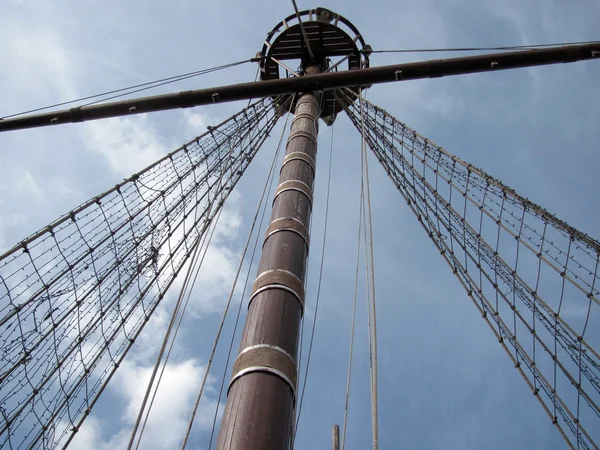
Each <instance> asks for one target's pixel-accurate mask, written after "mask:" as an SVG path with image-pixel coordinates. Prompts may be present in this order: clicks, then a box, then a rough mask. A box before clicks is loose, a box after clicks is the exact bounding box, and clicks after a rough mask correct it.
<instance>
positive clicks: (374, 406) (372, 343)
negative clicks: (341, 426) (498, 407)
mask: <svg viewBox="0 0 600 450" xmlns="http://www.w3.org/2000/svg"><path fill="white" fill-rule="evenodd" d="M361 94H362V89H361V91H360V92H359V100H360V114H361V153H362V158H361V160H362V161H363V163H364V176H365V185H366V195H365V196H364V197H363V199H364V200H366V206H365V233H366V232H367V228H368V236H369V242H368V246H367V249H366V250H367V254H368V256H369V263H368V264H367V272H368V271H369V266H370V269H371V270H370V274H369V275H368V278H367V286H369V284H370V288H371V289H370V299H369V304H370V307H371V309H370V310H369V352H370V353H372V357H371V420H372V427H373V450H377V449H378V448H379V405H378V394H377V314H376V302H375V265H374V258H373V218H372V210H371V187H370V180H369V163H368V160H367V148H366V140H365V128H364V108H363V97H362V95H361ZM365 244H366V243H365ZM367 298H369V296H367Z"/></svg>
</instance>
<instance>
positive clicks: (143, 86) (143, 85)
mask: <svg viewBox="0 0 600 450" xmlns="http://www.w3.org/2000/svg"><path fill="white" fill-rule="evenodd" d="M247 62H252V59H246V60H243V61H238V62H234V63H229V64H224V65H222V66H217V67H212V68H210V69H202V70H196V71H194V72H188V73H184V74H181V75H175V76H172V77H167V78H161V79H159V80H154V81H148V82H146V83H141V84H136V85H133V86H128V87H125V88H121V89H114V90H112V91H107V92H103V93H102V94H94V95H88V96H87V97H81V98H78V99H75V100H69V101H66V102H61V103H55V104H53V105H48V106H43V107H41V108H35V109H30V110H28V111H23V112H20V113H15V114H10V115H8V116H4V117H0V120H2V119H8V118H9V117H16V116H22V115H24V114H29V113H33V112H37V111H43V110H46V109H51V108H56V107H58V106H64V105H70V104H72V103H78V102H82V101H85V100H91V99H93V98H98V97H104V96H105V95H110V94H116V93H118V92H124V91H130V92H124V93H122V94H119V95H116V96H113V97H109V98H104V99H101V100H97V101H94V102H92V103H87V104H85V105H82V106H89V105H92V104H95V103H100V102H103V101H106V100H111V99H114V98H118V97H123V96H125V95H129V94H134V93H136V92H140V91H145V90H148V89H153V88H155V87H158V86H163V85H165V84H170V83H175V82H177V81H182V80H186V79H188V78H192V77H197V76H199V75H204V74H207V73H211V72H216V71H218V70H222V69H228V68H230V67H235V66H239V65H241V64H245V63H247ZM137 88H141V89H137ZM132 89H137V90H135V91H132Z"/></svg>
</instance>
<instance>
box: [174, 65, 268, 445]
mask: <svg viewBox="0 0 600 450" xmlns="http://www.w3.org/2000/svg"><path fill="white" fill-rule="evenodd" d="M258 73H259V72H258V69H257V71H256V75H255V77H254V81H256V79H257V78H258ZM248 103H250V101H248ZM261 202H262V197H261ZM255 222H256V218H255V220H254V221H253V223H252V227H251V229H250V234H249V236H248V239H250V236H251V234H252V230H253V229H254V224H255ZM214 230H215V229H214V228H213V232H214ZM211 237H212V234H211ZM247 249H248V242H246V246H245V247H244V251H243V253H242V256H241V260H240V268H241V265H242V263H243V261H244V257H245V255H246V251H247ZM207 250H208V247H207ZM197 276H198V272H197V273H196V277H197ZM238 276H239V269H238V272H237V273H236V277H235V280H234V282H233V288H232V292H233V289H234V288H235V286H236V284H237V279H238ZM195 281H196V279H195V278H194V283H195ZM190 293H191V292H190ZM188 300H189V296H188ZM230 303H231V295H230V296H229V298H228V300H227V303H226V306H225V310H224V312H223V318H222V320H221V324H220V325H219V328H218V331H217V335H216V338H215V342H214V344H213V348H212V351H211V355H210V358H209V360H208V363H207V365H206V367H205V369H204V374H203V376H202V381H201V383H200V390H199V392H198V395H197V397H196V401H195V402H194V406H193V408H192V412H191V415H190V419H189V421H188V428H187V430H186V433H185V436H184V439H183V442H182V444H181V449H182V450H183V449H185V446H186V445H187V441H188V439H189V436H190V433H191V431H192V426H193V423H194V418H195V417H196V411H197V410H198V405H199V404H200V399H201V398H202V393H203V392H204V386H205V384H206V380H207V378H208V374H209V372H210V367H211V365H212V360H213V358H214V354H215V352H216V347H217V345H218V341H219V336H220V334H221V331H222V329H223V325H224V322H225V317H226V316H227V312H228V310H229V305H230ZM182 319H183V316H182ZM180 324H181V320H180Z"/></svg>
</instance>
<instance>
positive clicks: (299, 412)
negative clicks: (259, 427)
mask: <svg viewBox="0 0 600 450" xmlns="http://www.w3.org/2000/svg"><path fill="white" fill-rule="evenodd" d="M332 160H333V127H332V128H331V145H330V149H329V171H328V174H327V197H326V200H325V224H324V228H325V229H324V231H323V246H322V247H321V262H320V267H319V281H318V283H317V298H316V300H315V312H314V314H313V323H312V330H311V333H310V341H309V344H308V356H307V358H306V369H305V370H304V381H303V383H302V393H301V394H300V403H299V406H298V417H297V418H296V430H297V429H298V424H299V423H300V416H301V414H302V403H303V401H304V393H305V392H306V381H307V379H308V370H309V368H310V357H311V355H312V348H313V341H314V338H315V329H316V325H317V312H318V311H319V299H320V297H321V284H322V281H323V261H324V260H325V246H326V245H325V244H326V242H327V228H328V227H327V224H328V221H329V194H330V191H331V166H332V164H331V163H332ZM295 439H296V433H294V440H295Z"/></svg>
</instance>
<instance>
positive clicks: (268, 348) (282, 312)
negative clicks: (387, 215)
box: [217, 68, 321, 450]
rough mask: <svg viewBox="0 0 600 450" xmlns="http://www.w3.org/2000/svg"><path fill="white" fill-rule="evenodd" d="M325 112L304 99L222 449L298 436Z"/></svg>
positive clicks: (257, 449)
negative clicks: (302, 339)
mask: <svg viewBox="0 0 600 450" xmlns="http://www.w3.org/2000/svg"><path fill="white" fill-rule="evenodd" d="M309 69H312V70H311V71H314V68H309ZM307 72H309V70H307ZM320 114H321V105H320V94H319V93H304V94H301V95H299V98H298V101H297V104H296V109H295V114H294V119H293V120H292V126H291V131H290V135H289V138H288V141H287V147H286V155H285V158H284V160H283V163H282V167H281V172H280V178H279V185H278V187H277V190H276V192H275V198H274V200H273V211H272V214H271V222H270V225H269V227H268V228H267V232H266V235H265V240H264V246H263V252H262V257H261V261H260V265H259V269H258V275H257V277H256V281H255V282H254V285H253V288H252V294H251V296H250V304H249V308H248V316H247V318H246V325H245V327H244V332H243V335H242V342H241V346H240V352H239V355H238V357H237V359H236V361H235V364H234V366H233V373H232V379H231V383H230V387H229V393H228V398H227V406H226V408H225V413H224V416H223V421H222V423H221V429H220V432H219V439H218V443H217V449H219V450H226V449H227V450H229V449H231V450H242V449H244V450H281V449H287V448H289V445H290V442H291V439H292V436H293V430H294V420H295V414H294V412H295V407H296V401H297V398H298V392H297V385H298V383H297V380H298V373H297V367H298V364H297V360H296V358H297V350H298V338H299V332H300V324H301V321H302V315H303V309H304V296H305V295H304V280H305V277H306V265H307V264H306V262H307V257H308V248H309V224H310V216H311V209H312V199H313V193H312V188H313V181H314V177H315V167H316V166H315V161H316V153H317V133H318V119H319V116H320Z"/></svg>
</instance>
